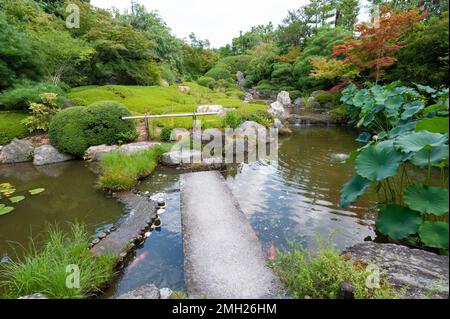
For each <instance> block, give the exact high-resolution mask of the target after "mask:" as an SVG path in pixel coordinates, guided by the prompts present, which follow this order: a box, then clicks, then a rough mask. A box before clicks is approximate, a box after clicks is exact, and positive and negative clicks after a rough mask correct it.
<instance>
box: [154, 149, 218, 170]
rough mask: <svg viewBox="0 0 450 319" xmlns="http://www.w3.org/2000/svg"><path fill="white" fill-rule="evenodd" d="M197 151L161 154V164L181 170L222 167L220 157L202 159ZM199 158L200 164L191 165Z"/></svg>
mask: <svg viewBox="0 0 450 319" xmlns="http://www.w3.org/2000/svg"><path fill="white" fill-rule="evenodd" d="M201 156H202V153H201V152H200V151H199V150H177V151H172V152H168V153H165V154H163V156H162V157H161V163H162V164H163V165H165V166H171V167H176V166H179V167H183V168H192V167H193V168H202V167H204V168H216V167H217V168H220V167H222V166H223V160H222V157H209V158H202V157H201ZM199 158H201V159H202V161H201V163H193V161H194V159H199Z"/></svg>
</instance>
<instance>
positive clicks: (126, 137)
mask: <svg viewBox="0 0 450 319" xmlns="http://www.w3.org/2000/svg"><path fill="white" fill-rule="evenodd" d="M116 136H117V144H120V145H122V144H127V143H131V142H134V141H135V140H136V139H137V138H138V137H139V133H138V132H136V131H127V132H121V133H119V134H117V135H116Z"/></svg>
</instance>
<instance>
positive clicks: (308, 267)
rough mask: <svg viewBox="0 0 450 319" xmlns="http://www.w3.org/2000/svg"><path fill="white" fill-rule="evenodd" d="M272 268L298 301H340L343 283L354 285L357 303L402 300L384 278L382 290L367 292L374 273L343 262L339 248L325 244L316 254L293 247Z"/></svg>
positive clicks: (322, 244) (273, 263) (281, 255)
mask: <svg viewBox="0 0 450 319" xmlns="http://www.w3.org/2000/svg"><path fill="white" fill-rule="evenodd" d="M374 262H375V261H374ZM271 266H272V267H273V268H274V270H275V271H276V272H277V274H278V275H279V276H280V279H281V281H282V282H283V283H284V284H285V286H286V288H287V289H288V290H289V292H290V293H291V294H292V296H293V297H294V298H295V299H304V298H306V297H307V296H308V297H309V298H312V299H337V298H338V291H339V285H340V284H341V283H342V282H344V281H349V282H350V283H351V284H352V285H353V287H354V289H355V298H356V299H397V298H400V296H399V294H398V293H396V292H395V291H394V290H393V288H392V286H391V285H390V284H389V282H388V281H387V280H386V279H385V278H381V283H380V288H374V289H369V288H367V286H366V282H367V279H368V276H369V275H370V274H371V273H370V272H367V271H366V267H361V266H359V265H358V264H357V263H355V264H353V263H352V262H351V261H347V260H345V259H343V258H342V257H341V256H339V251H338V250H337V249H336V248H334V247H333V246H332V245H331V244H327V243H323V242H319V243H318V247H317V248H316V249H315V250H314V254H311V252H310V251H308V250H307V249H304V248H302V247H300V248H298V247H295V246H294V245H292V246H291V250H290V251H289V252H280V253H279V254H278V256H277V258H276V260H275V261H274V262H272V265H271Z"/></svg>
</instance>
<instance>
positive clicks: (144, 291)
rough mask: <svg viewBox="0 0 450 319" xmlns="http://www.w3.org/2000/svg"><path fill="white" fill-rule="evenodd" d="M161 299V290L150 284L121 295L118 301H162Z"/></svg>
mask: <svg viewBox="0 0 450 319" xmlns="http://www.w3.org/2000/svg"><path fill="white" fill-rule="evenodd" d="M160 297H161V295H160V292H159V289H158V288H157V287H156V286H155V285H152V284H150V285H145V286H142V287H140V288H138V289H135V290H132V291H130V292H127V293H125V294H123V295H120V296H119V297H117V299H160Z"/></svg>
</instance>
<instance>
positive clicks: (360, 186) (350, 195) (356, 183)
mask: <svg viewBox="0 0 450 319" xmlns="http://www.w3.org/2000/svg"><path fill="white" fill-rule="evenodd" d="M369 185H370V181H369V180H368V179H367V178H364V177H361V176H359V175H356V176H355V177H353V178H352V179H351V180H350V181H349V182H348V183H347V184H345V185H344V187H343V188H342V190H341V200H340V202H339V206H341V207H342V208H346V207H348V206H350V205H351V204H353V203H354V202H355V201H356V200H357V199H358V198H359V197H360V196H361V195H362V194H364V192H365V191H366V190H367V188H368V187H369Z"/></svg>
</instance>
